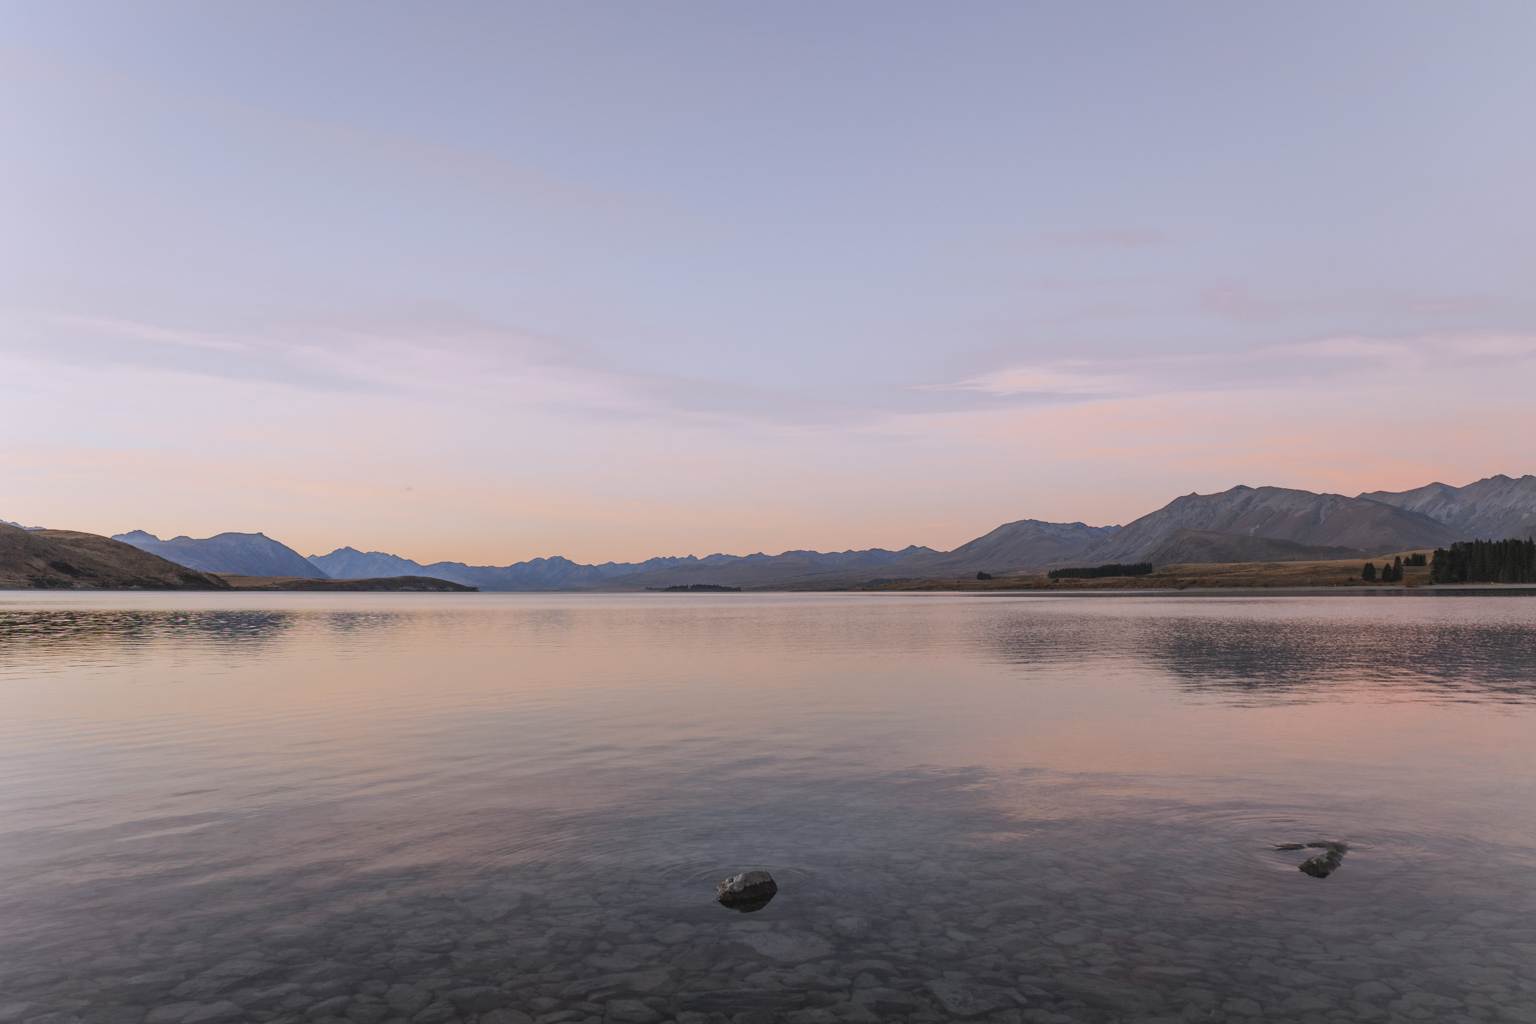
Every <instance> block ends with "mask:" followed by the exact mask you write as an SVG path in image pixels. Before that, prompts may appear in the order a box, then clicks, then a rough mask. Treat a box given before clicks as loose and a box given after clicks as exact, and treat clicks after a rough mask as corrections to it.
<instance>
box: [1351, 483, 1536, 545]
mask: <svg viewBox="0 0 1536 1024" xmlns="http://www.w3.org/2000/svg"><path fill="white" fill-rule="evenodd" d="M1360 497H1362V498H1369V499H1370V500H1372V501H1379V502H1382V503H1383V504H1387V505H1393V506H1395V507H1397V508H1403V509H1407V510H1409V511H1410V512H1417V513H1419V514H1421V515H1426V516H1429V517H1430V518H1431V519H1435V520H1437V521H1439V522H1442V523H1444V524H1445V525H1446V526H1448V527H1450V528H1451V530H1452V531H1454V532H1455V533H1456V535H1457V537H1456V539H1457V540H1502V539H1506V538H1509V537H1528V536H1531V535H1532V534H1536V476H1531V475H1529V474H1527V475H1525V476H1522V477H1508V476H1505V475H1504V474H1502V473H1500V474H1499V475H1497V476H1490V477H1488V478H1487V479H1484V480H1478V481H1477V482H1476V483H1470V484H1467V485H1466V486H1465V487H1451V486H1449V485H1448V484H1442V483H1433V484H1426V485H1425V486H1423V487H1416V488H1414V489H1413V490H1411V491H1371V492H1369V493H1367V494H1362V495H1360Z"/></svg>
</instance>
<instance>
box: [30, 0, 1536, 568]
mask: <svg viewBox="0 0 1536 1024" xmlns="http://www.w3.org/2000/svg"><path fill="white" fill-rule="evenodd" d="M1533 39H1536V4H1532V3H1530V2H1528V0H1508V2H1483V0H1474V2H1471V3H1467V4H1446V3H1440V2H1438V0H1437V2H1433V3H1428V2H1411V0H1393V2H1384V3H1375V2H1352V3H1348V4H1337V3H1286V4H1233V3H1228V2H1219V3H1217V2H1213V3H1200V2H1188V3H1166V4H1149V3H1140V2H1136V3H1131V2H1126V3H1082V4H1065V3H1024V2H1009V3H986V2H974V3H964V4H940V3H925V4H909V3H862V2H839V3H831V4H828V3H811V2H781V3H765V4H746V3H735V2H724V3H702V2H701V3H672V2H658V3H645V4H620V3H613V4H598V3H580V4H573V3H557V2H550V3H485V4H475V3H467V2H464V3H454V4H416V3H346V2H331V3H325V4H310V3H280V2H272V3H259V4H258V3H246V4H235V3H217V4H209V3H201V2H187V3H155V2H148V0H145V2H139V3H133V4H124V3H117V2H111V3H100V4H89V3H72V2H67V0H61V2H49V3H19V2H17V3H5V4H3V5H0V131H3V133H4V140H5V141H4V153H5V156H4V158H3V159H0V518H5V519H12V520H18V521H21V522H24V523H29V524H32V523H37V524H42V525H48V526H56V527H63V528H73V529H84V530H91V531H95V532H103V533H110V532H120V531H123V530H128V529H134V528H142V529H147V530H150V531H152V532H155V533H159V534H161V535H166V536H169V535H173V534H179V533H188V534H192V535H194V536H203V535H206V534H209V533H213V532H217V531H220V530H262V531H264V532H266V533H267V534H269V535H271V536H274V537H277V538H279V539H281V540H283V541H285V542H286V543H288V544H290V545H292V546H294V547H296V548H298V549H299V550H301V551H303V552H305V553H310V552H315V551H328V550H330V549H331V548H334V547H337V546H339V545H343V544H351V545H353V546H356V547H360V548H371V549H383V550H389V551H394V552H397V553H400V554H404V555H408V556H411V557H415V558H418V559H421V560H423V561H430V560H434V559H439V558H457V559H464V560H468V561H474V562H491V563H505V562H510V561H514V560H517V559H521V558H526V557H531V556H535V555H548V554H555V553H560V554H565V555H568V556H571V557H573V558H578V559H581V560H596V561H601V560H607V559H632V558H643V557H646V556H649V555H654V554H681V553H688V552H693V553H699V554H703V553H708V552H710V551H719V550H724V551H735V552H745V551H756V550H767V551H779V550H783V549H785V548H792V547H816V548H821V549H842V548H848V547H867V546H873V545H881V546H888V547H899V546H903V545H906V544H909V543H918V544H928V545H931V546H934V547H951V546H953V545H955V544H957V543H960V542H962V541H964V540H967V539H969V538H970V537H973V536H975V535H977V534H980V533H982V532H984V531H986V530H988V529H990V528H992V527H993V526H995V525H997V524H998V523H1000V522H1004V521H1007V520H1012V519H1020V518H1026V517H1034V518H1043V519H1057V520H1083V521H1086V522H1090V523H1109V522H1121V521H1126V520H1129V519H1131V518H1134V517H1135V516H1137V515H1140V514H1142V513H1143V512H1146V511H1149V510H1150V509H1152V508H1154V507H1156V506H1158V505H1161V504H1163V503H1164V502H1165V501H1167V500H1168V499H1169V498H1171V497H1173V496H1174V495H1176V494H1180V493H1187V492H1189V491H1213V490H1220V489H1224V488H1226V487H1229V486H1231V485H1233V484H1236V483H1250V484H1263V483H1272V484H1281V485H1288V486H1298V487H1307V488H1312V489H1326V490H1340V491H1344V492H1346V493H1355V492H1358V491H1360V490H1365V489H1374V488H1381V487H1387V488H1402V487H1410V486H1416V485H1418V484H1421V483H1425V482H1428V481H1429V480H1432V479H1442V480H1445V481H1447V482H1450V483H1465V482H1467V481H1470V480H1473V479H1476V478H1478V477H1481V476H1485V475H1488V474H1491V473H1496V472H1507V473H1512V474H1515V473H1524V472H1528V471H1536V402H1533V401H1532V381H1533V380H1536V187H1533V182H1536V131H1533V130H1532V123H1533V117H1536V114H1533V111H1536V61H1533V60H1532V59H1531V48H1532V40H1533Z"/></svg>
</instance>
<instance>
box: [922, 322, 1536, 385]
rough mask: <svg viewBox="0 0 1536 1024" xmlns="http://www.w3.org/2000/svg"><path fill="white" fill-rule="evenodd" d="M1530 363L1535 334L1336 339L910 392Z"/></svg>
mask: <svg viewBox="0 0 1536 1024" xmlns="http://www.w3.org/2000/svg"><path fill="white" fill-rule="evenodd" d="M1531 360H1536V334H1524V333H1519V332H1508V333H1467V334H1428V335H1412V336H1402V337H1377V336H1369V335H1335V336H1329V337H1324V338H1316V339H1309V340H1306V341H1299V342H1294V343H1288V344H1281V345H1269V346H1263V347H1259V348H1253V349H1247V350H1243V351H1237V352H1225V351H1223V352H1175V353H1169V354H1166V355H1158V356H1135V355H1131V356H1124V357H1105V358H1100V359H1063V360H1047V361H1042V362H1034V363H1020V364H1013V365H1009V366H1004V367H1000V368H998V369H996V370H992V371H989V372H987V373H982V374H978V375H975V376H972V377H967V378H964V379H961V380H957V381H953V382H949V383H942V384H925V385H920V386H919V387H918V388H917V390H921V391H930V392H931V391H939V392H944V391H948V392H959V393H971V394H976V395H984V396H988V397H991V398H994V399H999V400H1004V399H1020V398H1026V399H1027V398H1033V399H1040V398H1050V399H1054V400H1058V401H1091V400H1096V399H1106V398H1116V397H1132V396H1144V395H1156V394H1172V393H1179V392H1190V391H1211V390H1247V389H1253V388H1266V387H1273V386H1275V385H1277V384H1288V385H1294V384H1298V383H1303V382H1312V383H1314V384H1315V383H1320V382H1337V381H1343V380H1348V379H1352V378H1358V377H1360V376H1362V375H1369V374H1383V375H1390V374H1392V373H1398V372H1403V371H1405V370H1410V369H1412V370H1416V371H1417V370H1423V369H1426V368H1430V367H1433V366H1435V365H1437V364H1443V363H1446V362H1448V361H1454V362H1456V363H1457V364H1458V365H1462V366H1465V365H1467V364H1468V363H1477V364H1484V365H1498V364H1511V365H1513V364H1523V363H1526V362H1529V361H1531Z"/></svg>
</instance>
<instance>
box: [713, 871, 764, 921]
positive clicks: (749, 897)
mask: <svg viewBox="0 0 1536 1024" xmlns="http://www.w3.org/2000/svg"><path fill="white" fill-rule="evenodd" d="M778 891H779V885H778V883H777V882H775V881H774V880H773V876H772V875H770V874H769V873H768V872H766V871H743V872H742V873H741V874H739V875H732V876H731V877H730V878H727V879H725V880H724V881H722V882H717V883H715V899H717V900H719V901H720V903H721V904H722V905H723V906H727V907H730V908H731V909H732V910H739V911H741V912H742V913H744V914H750V913H751V912H752V911H754V910H762V909H763V908H764V907H766V906H767V905H768V901H769V900H771V899H773V895H774V893H776V892H778Z"/></svg>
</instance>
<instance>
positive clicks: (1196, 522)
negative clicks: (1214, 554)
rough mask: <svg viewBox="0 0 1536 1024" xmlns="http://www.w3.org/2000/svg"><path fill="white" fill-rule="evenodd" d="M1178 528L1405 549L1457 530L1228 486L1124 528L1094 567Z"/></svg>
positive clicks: (1333, 498) (1139, 557)
mask: <svg viewBox="0 0 1536 1024" xmlns="http://www.w3.org/2000/svg"><path fill="white" fill-rule="evenodd" d="M1181 530H1202V531H1214V532H1217V533H1232V534H1237V535H1239V536H1247V537H1264V538H1269V539H1272V540H1282V541H1290V542H1292V543H1294V544H1301V545H1306V546H1310V547H1340V548H1350V549H1353V550H1360V551H1374V552H1378V553H1379V552H1386V551H1404V550H1407V549H1409V548H1422V547H1431V548H1432V547H1437V546H1439V545H1442V544H1448V543H1450V542H1451V541H1453V540H1455V539H1456V531H1454V530H1452V529H1451V528H1450V527H1449V526H1447V525H1445V524H1444V523H1441V522H1439V521H1437V520H1434V519H1431V518H1430V517H1429V516H1426V515H1423V514H1421V513H1418V512H1412V511H1409V510H1407V509H1402V508H1398V507H1396V506H1394V505H1387V504H1384V503H1382V502H1379V501H1372V500H1370V499H1369V498H1347V497H1345V496H1344V495H1342V494H1314V493H1313V492H1311V491H1298V490H1292V489H1289V488H1285V487H1246V486H1238V487H1233V488H1232V489H1231V490H1227V491H1222V492H1221V493H1219V494H1186V495H1185V496H1184V497H1182V498H1175V499H1174V500H1173V501H1171V502H1169V503H1168V504H1167V505H1164V506H1163V507H1162V508H1160V509H1158V510H1157V511H1156V512H1150V513H1148V514H1147V515H1144V516H1142V517H1141V518H1140V519H1137V520H1135V521H1134V522H1131V523H1129V524H1127V525H1126V527H1125V528H1124V529H1123V530H1120V531H1119V532H1118V533H1116V534H1115V535H1114V536H1113V537H1112V538H1111V539H1110V540H1109V541H1108V542H1107V543H1105V544H1104V545H1102V546H1100V547H1099V548H1097V549H1095V550H1094V552H1093V558H1094V559H1095V560H1097V561H1099V562H1142V561H1147V560H1148V559H1149V558H1150V557H1151V556H1152V554H1153V553H1154V552H1156V551H1157V549H1158V547H1159V546H1161V545H1163V544H1165V543H1167V542H1168V541H1169V539H1170V538H1172V537H1173V535H1174V534H1176V533H1178V532H1179V531H1181Z"/></svg>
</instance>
